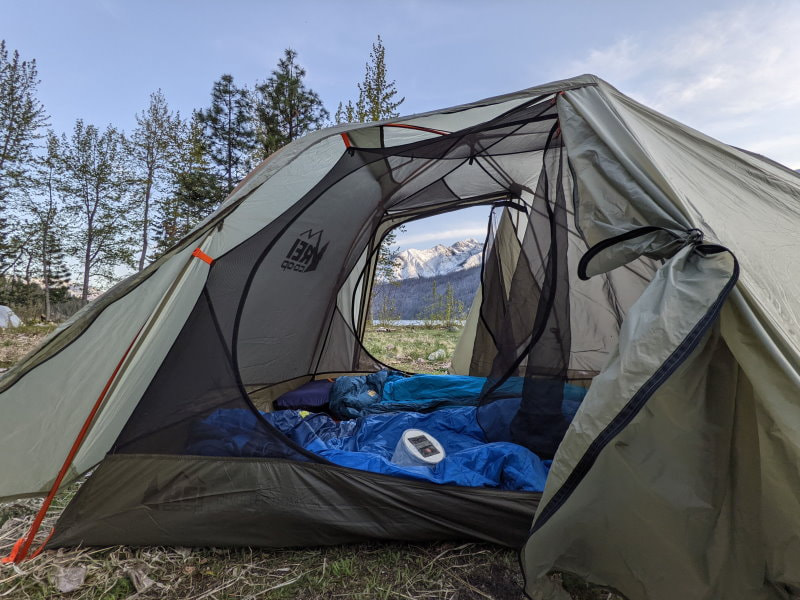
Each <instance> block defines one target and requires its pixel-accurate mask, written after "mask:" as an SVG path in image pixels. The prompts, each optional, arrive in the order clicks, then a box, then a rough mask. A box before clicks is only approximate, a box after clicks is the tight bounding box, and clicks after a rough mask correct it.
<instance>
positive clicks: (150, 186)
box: [139, 174, 153, 271]
mask: <svg viewBox="0 0 800 600" xmlns="http://www.w3.org/2000/svg"><path fill="white" fill-rule="evenodd" d="M152 189H153V176H152V174H150V176H149V177H148V181H147V187H146V188H145V193H144V224H143V225H142V254H141V255H140V256H139V270H140V271H141V270H142V269H144V261H145V259H146V258H147V232H148V229H150V193H151V191H152Z"/></svg>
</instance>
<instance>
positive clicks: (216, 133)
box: [198, 75, 256, 194]
mask: <svg viewBox="0 0 800 600" xmlns="http://www.w3.org/2000/svg"><path fill="white" fill-rule="evenodd" d="M251 113H252V107H251V104H250V95H249V94H248V92H247V90H246V89H245V88H238V87H236V85H235V84H234V82H233V76H231V75H223V76H222V77H220V79H219V81H217V82H216V83H214V87H213V88H212V90H211V106H210V107H209V108H208V109H206V110H203V111H200V112H199V113H198V114H199V118H200V122H201V123H202V124H203V126H204V128H205V135H206V141H207V144H208V152H209V157H210V159H211V163H212V165H213V166H214V167H215V168H216V171H217V175H218V176H219V177H220V179H221V180H222V182H223V186H224V188H225V193H226V194H229V193H230V192H231V190H233V188H234V187H235V186H236V184H237V183H238V182H239V180H240V179H241V178H242V177H244V176H245V175H246V174H247V172H248V171H249V170H250V155H251V154H252V152H253V150H254V149H255V148H256V138H255V132H254V130H253V125H252V119H251Z"/></svg>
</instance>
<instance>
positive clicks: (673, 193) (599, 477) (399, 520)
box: [0, 75, 800, 600]
mask: <svg viewBox="0 0 800 600" xmlns="http://www.w3.org/2000/svg"><path fill="white" fill-rule="evenodd" d="M475 205H487V206H490V207H492V208H491V213H492V219H491V224H490V227H489V238H488V239H487V245H486V249H485V251H484V266H483V272H482V280H481V286H480V291H479V293H478V294H477V296H476V299H475V302H474V304H473V306H472V308H471V311H470V315H469V318H468V321H467V324H466V326H465V328H464V333H463V335H462V337H461V339H460V341H459V344H458V347H457V350H456V355H455V357H454V358H453V371H454V372H455V373H458V374H464V375H475V376H481V377H485V378H486V384H485V386H484V388H483V391H482V392H481V395H480V404H479V406H478V407H477V409H476V413H475V414H476V417H475V418H476V419H477V420H478V421H480V424H481V427H482V428H483V430H484V431H485V432H486V436H487V439H496V440H504V441H507V442H512V443H514V444H518V445H521V446H525V447H526V448H528V449H531V450H533V451H535V452H536V453H537V454H538V455H539V456H541V457H542V458H547V457H548V456H551V457H552V466H551V468H550V470H549V475H548V476H547V480H546V485H545V487H544V490H543V492H542V493H534V492H522V491H510V490H503V489H491V488H485V487H465V486H455V485H439V484H435V483H430V482H425V481H416V480H415V481H412V480H408V479H403V478H399V477H390V476H387V475H383V474H378V473H372V472H368V471H363V470H357V469H353V468H348V467H343V466H339V465H335V464H331V462H330V461H328V460H326V459H324V458H323V457H322V456H321V455H319V454H318V453H315V452H313V451H311V450H309V449H308V448H306V447H304V446H303V445H301V444H298V443H296V441H293V440H292V439H290V438H288V437H287V436H286V435H284V433H282V432H281V431H279V430H278V429H276V428H275V427H273V426H272V425H271V422H270V421H268V420H267V419H266V418H265V413H266V414H267V415H268V414H269V413H268V411H270V410H272V409H273V400H274V399H275V398H276V397H278V396H279V395H280V394H282V393H284V392H286V391H288V390H292V389H294V388H296V387H298V386H300V385H301V384H304V383H306V382H308V381H310V380H312V379H321V378H328V377H336V376H338V375H342V374H359V373H369V372H372V371H375V370H377V369H379V368H381V366H382V365H381V364H380V363H379V362H378V361H377V360H376V359H375V358H373V357H372V356H370V354H369V353H367V352H366V350H365V349H364V347H363V346H362V344H361V340H362V338H363V335H364V331H365V327H366V322H367V318H368V299H369V298H370V296H371V286H372V280H373V274H374V271H375V268H376V260H377V255H378V249H379V247H380V243H381V240H382V239H383V236H384V235H385V234H386V233H387V232H388V231H389V230H391V229H392V228H394V227H396V226H398V225H400V224H403V223H406V222H408V221H411V220H413V219H419V218H423V217H426V216H429V215H433V214H441V213H444V212H447V211H452V210H455V209H459V208H463V207H468V206H475ZM798 232H800V177H798V175H797V174H796V173H794V172H792V171H790V170H789V169H786V168H784V167H782V166H780V165H778V164H776V163H774V162H772V161H769V160H767V159H765V158H763V157H761V156H758V155H755V154H752V153H749V152H746V151H743V150H740V149H736V148H732V147H730V146H727V145H725V144H722V143H720V142H718V141H715V140H713V139H711V138H709V137H707V136H705V135H703V134H701V133H699V132H697V131H695V130H693V129H690V128H689V127H686V126H684V125H681V124H680V123H677V122H675V121H673V120H671V119H669V118H667V117H665V116H663V115H661V114H659V113H657V112H654V111H653V110H650V109H648V108H647V107H645V106H642V105H641V104H639V103H637V102H635V101H633V100H631V99H630V98H628V97H626V96H624V95H623V94H621V93H620V92H618V91H617V90H616V89H614V88H613V87H611V86H610V85H608V84H607V83H605V82H604V81H602V80H600V79H598V78H596V77H594V76H590V75H584V76H580V77H576V78H573V79H568V80H564V81H558V82H554V83H550V84H548V85H543V86H539V87H533V88H530V89H527V90H524V91H521V92H517V93H513V94H508V95H505V96H499V97H496V98H490V99H487V100H482V101H479V102H474V103H472V104H465V105H462V106H457V107H454V108H449V109H446V110H439V111H434V112H431V113H426V114H421V115H416V116H411V117H405V118H397V119H392V120H388V121H384V122H380V123H368V124H356V125H343V126H339V127H334V128H330V129H325V130H321V131H317V132H315V133H312V134H310V135H308V136H306V137H304V138H302V139H300V140H297V141H295V142H293V143H291V144H289V145H288V146H286V147H285V148H283V149H282V150H281V151H279V152H277V153H276V154H274V155H273V156H272V157H270V158H269V159H268V160H266V161H265V162H264V163H262V164H261V165H259V166H258V167H257V168H256V169H255V170H254V171H253V172H252V173H251V174H250V175H249V176H248V177H247V178H246V179H245V180H244V181H242V182H241V183H240V184H239V186H238V187H237V188H236V189H235V190H234V191H233V193H232V194H231V195H230V197H229V198H228V199H227V200H226V201H225V203H224V204H223V205H222V206H221V207H220V209H219V210H217V211H216V212H215V213H214V214H213V215H212V216H211V217H209V218H208V219H206V221H205V222H203V223H202V224H201V225H199V226H198V227H197V228H196V229H195V230H194V231H193V232H192V233H191V234H190V235H189V236H188V237H186V238H185V239H184V240H183V241H181V242H180V243H179V244H178V245H177V246H175V247H174V248H172V249H171V250H170V251H169V252H168V253H167V254H166V255H164V256H163V257H161V258H160V259H159V260H157V261H156V262H154V263H153V264H152V265H150V267H149V268H147V269H145V270H144V271H142V272H141V273H139V274H137V275H134V276H133V277H131V278H129V279H127V280H126V281H124V282H122V283H120V284H119V285H117V286H116V287H115V288H113V289H112V290H111V291H109V292H108V293H106V294H105V295H103V296H102V297H100V298H99V299H97V300H96V301H94V302H93V303H91V304H90V305H88V306H87V307H86V308H85V309H83V310H82V311H81V312H80V313H78V314H76V315H75V316H74V317H73V318H72V319H71V320H70V321H69V322H67V323H66V324H65V325H64V326H62V327H61V328H59V330H57V331H56V332H55V333H54V334H52V336H51V337H50V338H49V339H48V340H47V341H46V342H45V343H44V344H43V345H42V346H41V347H40V348H39V349H38V350H37V351H36V352H34V353H33V354H31V355H29V356H28V357H26V358H25V359H24V360H23V361H21V362H20V363H19V364H17V365H16V366H15V367H14V368H13V369H11V370H10V371H9V372H7V373H6V374H5V375H4V376H3V377H2V379H0V411H1V413H0V414H2V419H0V450H1V451H0V498H5V499H10V498H17V497H21V496H36V495H41V496H47V501H46V502H45V507H44V509H43V511H42V513H40V515H39V517H41V515H42V514H43V513H44V510H45V509H46V506H47V505H48V502H49V499H50V498H52V495H53V494H54V493H55V492H56V491H57V490H58V489H60V488H63V487H64V486H66V485H67V484H69V483H71V482H73V481H75V480H76V479H77V478H78V477H80V476H82V475H83V474H85V473H87V472H88V471H90V470H92V469H93V471H92V473H91V475H90V476H89V477H88V479H87V480H86V481H85V482H84V483H83V485H82V486H81V488H80V490H79V492H78V493H77V495H76V496H75V497H74V499H73V500H72V501H71V503H70V504H69V506H68V507H67V508H66V510H65V511H64V512H63V514H62V516H61V517H60V519H59V520H58V522H57V524H56V526H55V530H54V533H53V535H52V537H51V538H49V541H48V542H47V544H48V547H59V546H68V545H77V544H84V545H107V544H134V545H143V544H159V545H160V544H164V545H167V544H168V545H203V546H208V545H252V546H271V547H284V546H299V545H316V544H338V543H344V542H356V541H363V540H375V539H393V540H409V541H423V540H434V539H473V540H485V541H490V542H495V543H500V544H506V545H509V546H515V547H519V548H521V564H522V568H523V570H524V573H525V577H526V582H527V583H526V585H527V590H528V592H529V593H533V590H534V589H535V587H536V585H537V584H536V582H537V580H538V578H540V577H542V576H544V575H545V574H546V573H547V572H548V571H550V570H552V569H556V570H562V571H568V572H573V573H576V574H579V575H581V576H583V577H585V578H586V579H588V580H589V581H592V582H595V583H598V584H603V585H607V586H610V587H613V588H616V589H617V590H619V591H621V592H622V593H623V594H624V595H626V596H627V597H629V598H632V599H653V600H656V599H657V600H661V599H664V600H667V599H670V600H671V599H673V598H726V599H737V598H741V599H744V598H747V599H752V598H764V599H767V598H770V599H771V598H786V597H789V595H790V594H792V593H794V594H797V593H800V542H798V540H800V278H798V277H796V276H794V274H796V273H798V272H800V235H798ZM510 377H515V378H519V380H521V381H522V382H523V383H522V387H521V391H520V393H519V397H517V398H516V401H515V402H516V404H515V405H514V410H513V412H512V413H511V414H510V416H509V415H506V417H507V418H506V420H502V419H501V420H500V421H497V420H496V419H495V420H494V421H492V420H491V419H487V418H486V415H487V414H489V413H488V412H487V411H486V409H489V408H492V407H493V405H495V407H496V403H497V402H498V400H497V398H496V396H497V394H496V393H495V392H496V391H497V390H498V389H499V388H500V387H502V385H503V384H504V382H506V381H507V380H508V379H509V378H510ZM519 380H518V381H519ZM565 383H570V384H572V385H579V386H583V387H584V388H588V392H587V393H586V396H585V398H584V400H583V402H582V404H581V405H580V407H579V409H578V412H577V414H576V415H575V416H574V418H572V419H571V420H568V419H566V418H565V417H564V415H563V411H562V410H561V408H562V394H563V390H564V387H565V386H564V384H565ZM221 410H239V411H245V412H248V414H251V415H253V417H254V418H255V420H256V423H257V427H258V429H259V430H258V435H259V436H260V437H259V448H260V451H259V454H258V456H249V457H242V456H209V455H199V454H196V453H192V452H191V451H190V450H189V449H188V440H189V439H190V437H191V435H192V431H193V429H192V428H193V427H194V426H196V424H197V423H198V422H199V421H201V420H203V419H205V418H207V417H208V416H209V415H210V414H212V413H214V412H215V411H221ZM493 414H495V415H496V414H497V413H493ZM504 418H505V417H504ZM39 522H40V519H37V523H36V524H35V525H36V526H38V524H39ZM36 526H34V527H33V528H32V529H31V532H30V533H29V534H28V535H27V536H26V537H25V538H23V539H22V540H21V541H20V542H19V543H18V544H17V546H16V548H15V550H14V552H13V553H12V555H11V557H10V560H16V561H19V560H21V559H22V558H24V557H25V556H26V555H29V554H31V553H32V552H34V551H36V548H37V547H38V546H39V544H40V541H39V537H43V536H44V532H42V534H41V535H40V536H38V537H37V536H36V529H37V527H36ZM34 538H36V544H34Z"/></svg>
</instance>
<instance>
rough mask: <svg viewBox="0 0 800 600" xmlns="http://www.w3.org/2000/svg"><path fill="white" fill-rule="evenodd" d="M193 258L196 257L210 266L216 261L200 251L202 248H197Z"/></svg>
mask: <svg viewBox="0 0 800 600" xmlns="http://www.w3.org/2000/svg"><path fill="white" fill-rule="evenodd" d="M192 256H194V257H195V258H199V259H200V260H202V261H203V262H206V263H208V264H211V263H213V262H214V259H213V258H211V257H210V256H209V255H208V254H206V253H205V252H203V251H202V250H200V248H195V249H194V252H192Z"/></svg>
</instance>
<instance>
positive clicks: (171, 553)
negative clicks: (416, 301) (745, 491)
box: [0, 326, 619, 600]
mask: <svg viewBox="0 0 800 600" xmlns="http://www.w3.org/2000/svg"><path fill="white" fill-rule="evenodd" d="M52 329H53V328H52V327H39V326H28V327H23V328H17V329H15V330H9V331H2V330H0V352H4V354H0V360H2V361H5V363H3V362H0V367H1V366H5V365H7V366H11V365H12V364H13V363H14V361H16V360H18V359H19V358H21V357H22V356H23V355H24V354H26V353H27V352H28V351H30V350H31V349H32V348H33V347H34V346H35V345H36V343H37V342H38V341H39V340H41V339H42V338H43V337H44V335H45V334H47V333H49V332H50V331H52ZM381 329H382V330H379V329H372V330H370V331H369V332H368V334H367V336H366V339H365V345H366V346H367V348H368V349H369V350H370V352H371V353H372V354H373V355H374V356H376V357H377V358H379V359H380V360H382V361H384V362H385V363H386V364H389V365H391V366H395V367H397V368H400V369H403V370H407V371H414V372H418V373H444V372H446V370H447V367H448V366H449V361H450V357H451V356H452V353H453V350H454V349H455V345H456V342H457V340H458V336H459V334H460V332H459V331H457V330H451V329H446V328H438V329H425V328H420V327H396V328H394V327H391V328H388V330H386V329H387V328H381ZM439 349H442V350H444V351H445V357H443V358H441V359H438V360H428V358H427V357H428V356H429V355H430V354H431V353H432V352H434V351H436V350H439ZM79 485H80V484H79V483H77V484H73V485H72V486H70V488H68V489H67V490H65V491H63V492H61V493H59V494H58V495H57V496H56V498H55V501H54V503H53V507H52V508H51V510H50V511H49V513H48V516H47V518H46V520H45V522H44V524H43V526H42V528H41V530H40V537H42V536H43V535H45V534H46V532H48V531H49V530H50V528H52V526H53V524H54V523H55V521H56V519H57V518H58V515H59V514H60V512H61V511H62V510H63V508H64V507H65V506H66V505H67V504H68V503H69V501H70V499H71V498H72V496H73V495H74V494H75V492H76V491H77V489H78V487H79ZM40 505H41V500H36V499H23V500H17V501H14V502H10V503H5V504H2V503H0V556H5V555H7V554H8V552H9V551H10V550H11V547H12V546H13V544H14V542H15V541H16V540H17V539H19V538H20V537H22V536H23V535H25V534H26V533H27V530H28V527H29V526H30V523H31V521H32V520H33V517H34V515H35V514H36V511H37V510H38V508H39V506H40ZM68 571H70V572H78V573H80V574H82V575H83V581H82V583H81V584H80V585H79V586H78V587H77V589H75V590H74V591H71V592H67V593H62V592H61V591H59V589H58V587H57V586H56V576H57V575H58V574H59V573H65V572H68ZM552 577H553V578H554V579H556V580H558V581H561V582H562V584H563V585H564V588H565V589H567V590H568V591H569V593H570V595H571V597H572V598H574V599H576V600H619V599H618V596H616V595H613V594H611V593H609V592H607V591H606V590H603V589H601V588H597V587H594V586H589V585H587V584H586V583H585V582H583V581H582V580H580V579H578V578H575V577H571V576H567V575H564V576H563V578H562V576H561V575H559V574H554V575H553V576H552ZM7 598H9V599H14V600H16V599H23V598H24V599H36V600H44V599H46V598H67V599H69V600H88V599H92V600H95V599H98V600H122V599H124V598H131V599H133V598H136V599H137V600H140V599H141V600H146V599H150V598H153V599H155V598H193V599H195V600H206V599H208V600H214V599H216V600H223V599H227V600H233V599H237V600H238V599H241V600H244V599H248V600H255V599H257V598H259V599H269V600H290V599H297V598H300V599H304V600H323V599H325V600H330V599H335V598H352V599H363V600H382V599H386V600H388V599H393V600H394V599H397V600H422V599H425V600H439V599H441V600H486V599H490V600H492V599H494V600H521V599H522V598H524V596H523V594H522V577H521V573H520V569H519V565H518V562H517V553H516V551H514V550H510V549H508V548H503V547H499V546H493V545H489V544H477V543H466V544H458V543H432V544H413V545H412V544H400V543H384V544H358V545H348V546H331V547H321V548H307V549H298V550H295V549H293V550H266V549H255V548H235V549H228V548H166V547H146V548H132V547H126V546H114V547H110V548H72V549H59V550H53V551H46V552H43V553H42V554H40V555H39V556H38V557H36V558H34V559H32V560H28V561H25V562H23V563H22V564H21V565H19V566H13V565H0V599H2V600H5V599H7Z"/></svg>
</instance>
